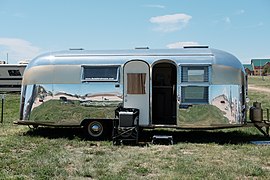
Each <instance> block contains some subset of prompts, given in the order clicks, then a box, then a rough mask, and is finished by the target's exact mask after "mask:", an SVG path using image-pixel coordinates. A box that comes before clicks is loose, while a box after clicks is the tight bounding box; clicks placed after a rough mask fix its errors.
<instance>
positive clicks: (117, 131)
mask: <svg viewBox="0 0 270 180" xmlns="http://www.w3.org/2000/svg"><path fill="white" fill-rule="evenodd" d="M115 116H116V119H115V120H114V123H113V145H120V144H123V143H125V142H133V143H135V144H138V141H139V109H135V108H123V107H119V108H117V109H116V110H115Z"/></svg>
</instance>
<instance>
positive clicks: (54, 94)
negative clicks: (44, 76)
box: [23, 82, 123, 122]
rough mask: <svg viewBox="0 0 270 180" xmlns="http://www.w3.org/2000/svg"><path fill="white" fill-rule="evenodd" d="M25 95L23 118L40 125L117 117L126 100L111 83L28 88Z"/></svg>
mask: <svg viewBox="0 0 270 180" xmlns="http://www.w3.org/2000/svg"><path fill="white" fill-rule="evenodd" d="M24 96H25V104H24V107H23V108H24V111H23V119H24V120H34V121H39V122H62V121H70V122H76V121H77V122H81V121H82V120H83V119H85V118H114V109H116V108H117V106H119V104H120V103H121V102H122V99H123V97H122V93H121V91H120V88H116V87H115V83H109V82H108V83H104V82H103V83H102V84H99V83H83V84H39V85H28V86H27V90H26V91H25V92H24ZM94 108H95V109H97V112H93V110H95V109H94Z"/></svg>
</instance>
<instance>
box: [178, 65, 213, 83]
mask: <svg viewBox="0 0 270 180" xmlns="http://www.w3.org/2000/svg"><path fill="white" fill-rule="evenodd" d="M184 68H186V70H185V69H184ZM189 70H203V71H204V73H203V81H194V80H193V81H192V80H189V75H188V74H189ZM180 80H181V82H182V83H209V82H210V66H209V65H181V73H180Z"/></svg>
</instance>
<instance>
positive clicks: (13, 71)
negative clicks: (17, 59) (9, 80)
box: [8, 70, 21, 76]
mask: <svg viewBox="0 0 270 180" xmlns="http://www.w3.org/2000/svg"><path fill="white" fill-rule="evenodd" d="M8 74H9V76H21V72H20V71H19V70H8Z"/></svg>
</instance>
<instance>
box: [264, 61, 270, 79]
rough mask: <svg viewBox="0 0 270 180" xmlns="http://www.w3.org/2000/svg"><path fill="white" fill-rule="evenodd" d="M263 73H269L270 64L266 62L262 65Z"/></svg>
mask: <svg viewBox="0 0 270 180" xmlns="http://www.w3.org/2000/svg"><path fill="white" fill-rule="evenodd" d="M262 73H263V75H264V76H265V75H268V74H270V64H269V63H268V64H266V65H265V66H264V67H263V72H262Z"/></svg>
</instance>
